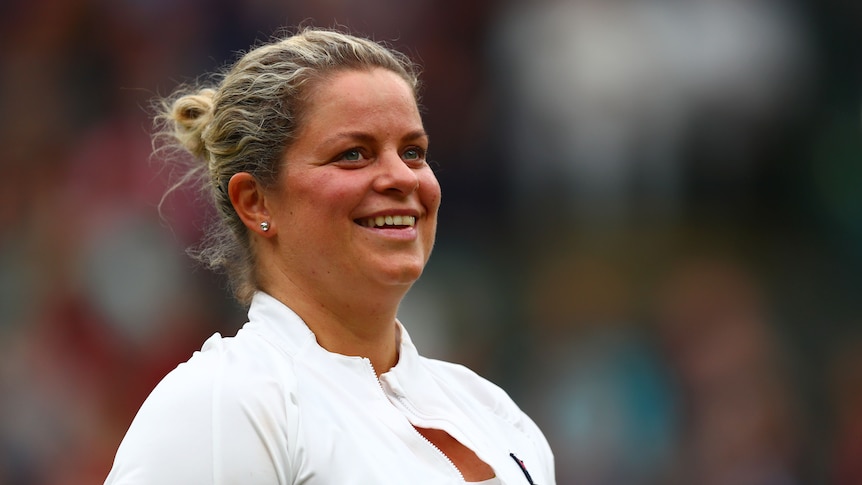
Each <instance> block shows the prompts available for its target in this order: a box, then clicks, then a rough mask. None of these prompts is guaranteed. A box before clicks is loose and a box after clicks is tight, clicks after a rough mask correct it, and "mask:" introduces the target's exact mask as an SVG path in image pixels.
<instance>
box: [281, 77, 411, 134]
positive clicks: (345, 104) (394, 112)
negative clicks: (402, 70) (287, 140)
mask: <svg viewBox="0 0 862 485" xmlns="http://www.w3.org/2000/svg"><path fill="white" fill-rule="evenodd" d="M306 100H307V101H306V103H305V107H304V109H303V110H302V119H301V120H300V123H299V130H297V131H298V133H297V134H298V135H301V134H302V133H304V132H308V131H309V129H313V128H314V127H317V128H323V127H324V126H321V125H327V124H329V125H332V124H339V125H341V124H350V123H358V124H359V123H370V122H373V121H374V120H383V119H389V120H390V121H392V122H398V121H399V120H400V122H401V123H405V124H410V123H416V122H418V123H420V124H421V119H420V116H419V108H418V106H417V103H416V96H415V93H414V91H413V88H412V87H411V85H410V84H409V83H408V81H406V80H405V79H404V78H403V77H401V76H400V75H399V74H398V73H396V72H393V71H391V70H388V69H385V68H372V69H352V70H339V71H337V72H334V73H332V74H331V75H328V76H326V77H325V78H322V79H320V80H319V81H317V82H315V84H314V85H313V86H311V87H310V91H309V95H308V96H307V98H306Z"/></svg>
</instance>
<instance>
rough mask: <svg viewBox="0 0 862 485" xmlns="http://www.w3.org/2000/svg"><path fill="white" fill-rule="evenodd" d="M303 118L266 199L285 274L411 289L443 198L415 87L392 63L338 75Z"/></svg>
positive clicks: (318, 283) (330, 287) (320, 283)
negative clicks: (427, 156)
mask: <svg viewBox="0 0 862 485" xmlns="http://www.w3.org/2000/svg"><path fill="white" fill-rule="evenodd" d="M302 119H303V124H302V126H301V128H300V130H299V132H298V136H297V138H296V140H295V141H294V142H293V144H292V145H291V146H290V147H289V148H288V150H287V152H286V153H285V157H284V163H285V164H286V165H285V166H284V167H283V170H282V174H281V176H280V179H279V181H278V185H277V186H276V187H275V188H274V190H273V191H272V193H271V194H270V195H268V196H267V197H268V198H270V197H271V199H270V200H272V201H274V203H273V204H272V205H271V206H270V212H271V214H270V215H271V217H272V220H273V222H274V223H275V225H276V226H277V228H278V231H277V234H276V236H275V237H276V238H277V247H278V259H279V261H278V264H279V265H280V268H279V270H280V271H281V272H282V273H283V275H280V276H279V277H281V276H287V277H288V278H290V280H291V283H292V284H293V285H295V286H298V287H300V288H305V289H310V288H313V289H319V290H321V291H324V292H327V291H328V292H333V291H348V292H351V294H353V295H357V294H363V292H368V291H373V290H374V289H375V288H378V289H379V288H385V287H388V288H393V287H401V288H402V289H403V290H404V291H406V289H407V288H409V286H410V285H411V284H412V283H413V282H414V281H415V280H416V279H417V278H418V277H419V275H420V274H421V273H422V269H423V268H424V266H425V263H426V262H427V260H428V257H429V256H430V254H431V248H432V246H433V245H434V236H435V232H436V226H437V209H438V207H439V205H440V185H439V183H438V182H437V178H436V177H435V176H434V173H433V172H432V171H431V168H430V167H429V166H428V164H427V163H426V160H425V154H426V151H427V149H428V136H427V135H426V134H425V130H424V128H423V125H422V120H421V118H420V116H419V110H418V108H417V106H416V101H415V99H414V96H413V93H412V90H411V89H410V87H409V86H408V84H407V83H406V82H405V81H404V80H403V79H402V78H401V77H399V76H398V75H397V74H395V73H393V72H391V71H389V70H386V69H380V68H377V69H373V70H369V71H344V72H340V73H337V74H335V75H333V76H332V77H330V78H327V79H326V80H324V81H322V82H321V83H320V84H319V85H317V86H316V87H314V88H313V91H312V96H311V98H310V101H309V104H308V106H307V108H306V110H305V112H304V113H303V118H302Z"/></svg>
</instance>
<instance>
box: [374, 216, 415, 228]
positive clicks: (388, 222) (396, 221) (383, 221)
mask: <svg viewBox="0 0 862 485" xmlns="http://www.w3.org/2000/svg"><path fill="white" fill-rule="evenodd" d="M361 224H362V225H363V226H365V227H384V226H410V227H413V226H414V225H416V217H414V216H377V217H369V218H368V219H363V220H362V221H361Z"/></svg>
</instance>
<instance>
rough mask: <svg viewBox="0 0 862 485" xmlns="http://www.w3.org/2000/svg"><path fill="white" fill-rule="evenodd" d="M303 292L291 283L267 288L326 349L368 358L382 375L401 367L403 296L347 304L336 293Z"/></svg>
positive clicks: (378, 297)
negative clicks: (398, 319)
mask: <svg viewBox="0 0 862 485" xmlns="http://www.w3.org/2000/svg"><path fill="white" fill-rule="evenodd" d="M303 288H304V287H301V286H298V285H294V284H290V282H288V284H282V285H277V286H275V285H265V286H264V291H266V292H267V293H269V294H270V295H271V296H273V297H274V298H276V299H277V300H279V301H281V302H282V303H284V304H285V305H287V306H288V307H290V309H291V310H293V311H294V312H296V314H297V315H299V317H300V318H302V320H303V321H304V322H305V324H306V325H308V328H309V329H310V330H311V331H312V332H313V333H314V335H315V338H316V339H317V342H318V344H319V345H320V346H321V347H323V348H324V349H326V350H328V351H330V352H334V353H338V354H342V355H350V356H358V357H365V358H368V359H369V360H370V361H371V364H372V365H373V366H374V370H375V372H376V373H377V374H378V375H380V374H382V373H385V372H387V371H388V370H389V369H391V368H392V366H394V365H395V364H396V363H397V361H398V347H397V339H398V333H397V324H396V320H395V318H396V314H397V311H398V303H399V302H400V301H401V297H403V293H402V294H400V295H393V294H389V295H384V294H380V295H377V297H376V298H369V297H368V295H363V296H362V297H356V296H354V297H353V298H351V299H349V300H346V299H342V298H333V297H332V293H333V292H329V293H323V294H313V293H311V292H309V291H307V290H305V289H303ZM356 294H359V292H355V293H354V295H356ZM387 296H388V298H387Z"/></svg>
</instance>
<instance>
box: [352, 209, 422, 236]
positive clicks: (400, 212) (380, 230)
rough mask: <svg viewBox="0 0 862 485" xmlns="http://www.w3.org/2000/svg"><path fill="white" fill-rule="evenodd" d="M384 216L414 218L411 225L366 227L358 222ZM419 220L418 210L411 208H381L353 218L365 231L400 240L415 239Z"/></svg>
mask: <svg viewBox="0 0 862 485" xmlns="http://www.w3.org/2000/svg"><path fill="white" fill-rule="evenodd" d="M386 216H411V217H413V218H414V224H413V226H401V227H379V226H375V227H367V226H365V225H363V224H362V223H361V222H360V221H363V220H365V219H370V218H375V217H386ZM419 222H420V212H419V211H417V210H413V209H383V210H379V211H375V212H370V213H368V214H363V215H362V216H360V217H357V218H354V219H353V223H354V224H356V225H357V226H358V227H360V228H362V229H364V230H366V231H369V232H370V233H373V234H375V235H378V236H383V237H385V238H387V239H396V240H400V241H412V240H415V239H416V238H417V237H418V234H419V232H418V230H417V226H418V224H419Z"/></svg>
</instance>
